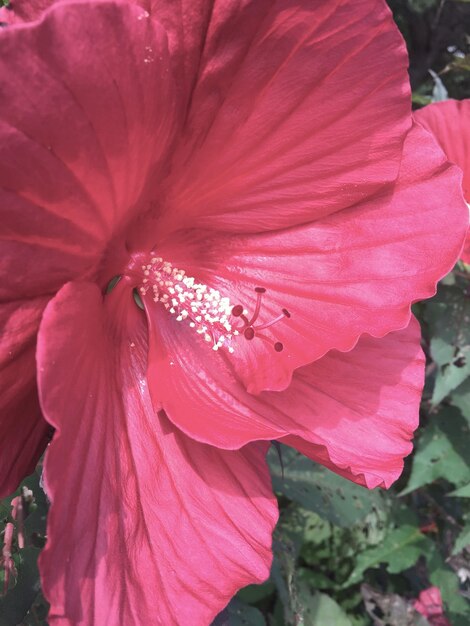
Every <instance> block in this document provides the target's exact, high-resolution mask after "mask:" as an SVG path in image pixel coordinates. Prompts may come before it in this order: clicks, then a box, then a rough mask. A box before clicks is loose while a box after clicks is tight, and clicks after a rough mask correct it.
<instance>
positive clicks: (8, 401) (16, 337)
mask: <svg viewBox="0 0 470 626" xmlns="http://www.w3.org/2000/svg"><path fill="white" fill-rule="evenodd" d="M46 302H47V299H46V298H41V299H37V300H28V301H25V302H14V303H10V304H2V305H1V306H0V441H1V443H2V452H1V454H0V497H5V496H6V495H8V494H10V493H12V492H13V491H14V490H15V489H16V488H17V486H18V483H19V482H20V480H21V479H23V478H24V477H25V476H27V475H28V474H30V473H31V472H32V471H33V470H34V468H35V466H36V463H37V461H38V459H39V457H40V456H41V454H42V452H43V451H44V448H45V447H46V445H47V443H48V430H49V426H48V424H47V423H46V422H45V421H44V420H43V418H42V415H41V410H40V408H39V402H38V397H37V389H36V362H35V349H36V333H37V330H38V327H39V322H40V319H41V315H42V311H43V309H44V306H45V305H46Z"/></svg>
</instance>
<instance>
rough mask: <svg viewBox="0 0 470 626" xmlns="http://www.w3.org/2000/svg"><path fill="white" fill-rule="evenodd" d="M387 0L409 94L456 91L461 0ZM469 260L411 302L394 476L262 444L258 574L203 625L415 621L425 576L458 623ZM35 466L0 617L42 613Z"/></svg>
mask: <svg viewBox="0 0 470 626" xmlns="http://www.w3.org/2000/svg"><path fill="white" fill-rule="evenodd" d="M325 1H327V0H325ZM389 4H390V7H391V9H392V10H393V13H394V16H395V19H396V22H397V24H398V26H399V28H400V30H401V31H402V33H403V35H404V37H405V39H406V42H407V45H408V49H409V53H410V78H411V84H412V88H413V104H414V106H415V107H420V106H424V105H425V104H427V103H429V102H431V101H432V100H439V99H445V98H447V97H449V98H457V99H463V98H465V97H470V0H389ZM424 201H425V199H424ZM469 272H470V268H469V267H466V266H464V265H463V264H461V263H459V264H458V266H457V267H456V268H455V270H454V272H453V273H452V274H451V275H450V276H448V277H447V278H446V279H445V280H444V281H443V283H442V285H441V286H440V289H439V291H438V294H437V295H436V297H435V298H433V299H432V300H430V301H428V302H426V303H424V304H420V305H419V306H417V307H416V310H415V313H416V314H417V315H418V317H419V319H420V321H421V324H422V328H423V347H424V349H425V352H426V355H427V357H428V365H427V382H426V388H425V394H424V398H423V402H422V412H421V427H420V429H419V431H418V433H417V437H416V446H415V451H414V453H413V455H412V456H411V457H410V458H409V459H408V460H407V463H406V468H405V472H404V474H403V476H402V478H401V479H400V480H399V482H398V483H397V484H396V485H395V486H394V487H393V488H392V489H391V490H390V491H388V492H385V491H383V490H374V491H371V492H369V491H367V490H365V489H362V488H361V487H358V486H356V485H353V484H352V483H349V482H347V481H345V480H343V479H341V478H339V477H338V476H336V475H334V474H332V473H331V472H328V471H327V470H325V469H323V468H322V467H319V466H317V465H315V464H314V463H313V462H311V461H309V460H308V459H306V458H304V457H301V456H299V455H297V454H295V453H294V452H293V451H291V450H288V449H283V450H282V451H281V457H282V463H283V469H284V471H282V467H281V463H280V460H279V454H278V451H277V450H276V449H274V448H273V449H272V450H271V452H270V463H271V467H272V474H273V483H274V488H275V491H276V493H277V494H278V497H279V503H280V508H281V518H280V523H279V526H278V528H277V530H276V533H275V539H274V553H275V560H274V565H273V569H272V575H271V579H270V580H269V581H268V582H267V583H265V584H264V585H261V586H256V587H255V586H252V587H248V588H246V589H244V590H242V591H241V592H240V593H239V594H238V596H237V598H235V599H234V601H233V602H232V603H231V604H230V606H229V607H228V609H227V610H226V611H224V613H223V614H221V615H220V616H219V617H218V618H217V620H216V622H215V623H214V626H242V625H248V626H284V625H286V626H290V625H304V626H412V625H416V626H429V622H427V621H426V619H425V618H424V617H421V616H419V615H418V614H417V613H416V612H415V611H414V609H413V600H414V599H416V598H417V596H418V595H419V592H420V591H421V590H423V589H425V588H427V587H429V586H431V585H437V586H438V587H440V589H441V592H442V597H443V600H444V605H445V611H446V614H447V617H448V618H449V620H450V622H451V624H452V626H470V602H469V599H470V506H469V505H470V464H469V457H470V453H469V451H470V432H469V427H470V273H469ZM40 473H41V469H40V467H39V468H38V469H37V471H36V473H35V474H34V475H33V476H31V477H30V478H29V479H27V480H26V481H25V482H24V484H23V485H22V486H21V488H20V489H19V490H18V491H17V492H16V494H13V495H14V496H19V498H20V500H17V501H16V502H17V503H18V504H20V506H19V507H17V511H16V519H13V517H12V507H11V500H12V497H13V495H12V496H11V497H10V498H6V499H5V500H4V501H3V502H2V501H0V544H1V543H2V542H3V539H4V535H5V529H6V527H7V524H9V523H10V524H13V525H14V527H15V537H14V540H13V545H12V560H13V565H14V567H13V568H11V567H10V571H9V574H8V576H6V573H7V568H6V567H5V563H3V566H2V567H0V590H2V589H3V591H4V594H3V597H0V626H14V625H19V624H21V625H28V626H33V625H36V626H38V625H44V624H47V621H46V620H47V618H46V616H47V604H46V602H45V601H44V598H43V596H42V594H41V590H40V583H39V576H38V570H37V557H38V554H39V552H40V549H41V547H43V545H44V542H45V532H46V527H45V520H46V514H47V502H46V498H45V496H44V494H43V492H42V490H41V488H40V484H39V483H40ZM10 528H11V527H10ZM1 558H2V557H1V554H0V559H1ZM3 560H4V561H5V558H4V557H3ZM149 626H151V625H149ZM182 626H192V625H190V624H188V625H182Z"/></svg>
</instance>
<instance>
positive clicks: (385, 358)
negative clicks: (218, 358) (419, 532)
mask: <svg viewBox="0 0 470 626" xmlns="http://www.w3.org/2000/svg"><path fill="white" fill-rule="evenodd" d="M420 336H421V335H420V328H419V324H418V322H417V321H416V320H415V319H414V318H413V319H412V321H411V323H410V326H409V327H408V328H407V329H405V330H401V331H398V332H394V333H390V334H389V335H387V336H386V337H383V338H382V339H373V338H371V337H363V338H362V339H361V340H360V341H359V343H358V345H357V346H356V348H354V350H352V351H351V352H348V353H341V352H336V351H333V352H330V353H329V354H327V355H326V356H325V357H324V358H323V359H321V360H319V361H316V362H315V363H312V365H310V366H308V367H305V368H302V369H301V370H299V372H298V374H296V376H295V377H294V379H293V384H292V386H291V387H290V388H289V389H288V390H287V391H285V392H283V393H282V394H279V396H278V397H279V399H280V400H277V401H276V400H275V399H274V402H275V404H276V406H277V407H279V408H284V410H286V411H287V410H288V409H289V407H290V406H292V405H293V404H294V403H296V405H297V409H296V413H297V419H299V418H300V417H301V416H304V417H303V419H304V424H309V425H310V428H311V430H310V432H305V433H304V434H303V435H302V436H301V437H299V436H291V437H286V438H285V439H283V440H281V441H282V442H283V443H286V444H288V445H291V446H294V447H295V448H297V449H298V450H300V452H302V453H303V454H306V455H307V456H310V457H311V458H313V459H314V460H315V461H318V462H319V463H322V464H323V465H326V466H327V467H329V468H330V469H332V470H334V471H336V472H337V473H339V474H341V475H342V476H345V477H346V478H349V479H350V480H353V481H355V482H358V483H361V484H364V485H366V486H367V487H369V488H373V487H376V486H378V485H381V486H384V487H390V485H391V484H392V483H393V482H394V481H395V480H396V479H397V478H398V477H399V476H400V474H401V472H402V469H403V459H404V457H406V456H407V455H408V454H409V453H410V452H411V449H412V444H411V439H412V437H413V432H414V430H415V429H416V428H417V427H418V423H419V405H420V400H421V392H422V388H423V384H424V364H425V363H424V355H423V353H422V350H421V347H420ZM270 396H271V397H273V394H270ZM299 421H300V419H299Z"/></svg>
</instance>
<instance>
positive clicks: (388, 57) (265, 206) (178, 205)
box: [164, 0, 411, 232]
mask: <svg viewBox="0 0 470 626" xmlns="http://www.w3.org/2000/svg"><path fill="white" fill-rule="evenodd" d="M202 21H203V20H202V19H201V22H202ZM191 41H192V39H191ZM203 43H204V48H203V51H202V56H201V59H200V63H199V65H198V74H197V79H196V83H195V85H194V88H193V91H192V97H191V101H190V106H189V109H188V117H187V124H186V132H185V134H184V137H183V141H182V143H181V145H180V147H179V149H178V150H177V153H176V155H175V158H174V163H173V169H172V175H171V176H170V178H169V180H168V182H167V184H166V186H165V189H167V192H166V193H165V202H164V206H165V207H166V209H167V211H168V214H167V216H166V217H167V222H166V226H167V228H175V227H176V226H178V225H181V224H184V225H187V224H189V225H193V226H194V225H197V226H200V227H201V226H202V227H208V228H211V229H218V230H223V231H227V230H231V231H235V232H240V231H259V230H273V229H275V228H280V227H285V226H292V225H294V224H299V223H302V222H304V221H306V220H312V219H314V218H319V217H322V216H325V215H329V214H331V213H333V212H335V211H337V210H339V209H344V208H345V207H349V206H352V205H354V204H355V203H356V202H358V201H362V200H364V199H365V198H368V197H371V196H372V195H374V194H375V193H377V192H378V191H379V190H380V189H381V188H382V186H383V185H384V184H385V183H390V182H392V181H394V180H395V178H396V176H397V172H398V168H399V161H400V157H401V149H402V144H403V141H404V138H405V134H406V132H407V130H408V129H409V127H410V122H411V116H410V109H409V87H408V77H407V72H406V66H407V57H406V52H405V47H404V44H403V40H402V38H401V37H400V35H399V33H398V30H397V28H396V26H395V24H394V22H393V19H392V16H391V13H390V11H389V9H388V8H387V6H386V4H385V2H383V1H382V0H357V1H355V2H343V1H341V0H330V1H329V2H299V1H298V0H279V1H277V2H272V1H271V0H256V1H247V0H245V1H242V2H240V1H237V2H235V1H229V2H226V1H219V2H217V1H216V2H214V3H213V8H212V13H211V18H210V21H209V22H208V23H207V27H206V31H205V39H204V42H203Z"/></svg>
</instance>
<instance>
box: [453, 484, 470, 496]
mask: <svg viewBox="0 0 470 626" xmlns="http://www.w3.org/2000/svg"><path fill="white" fill-rule="evenodd" d="M448 495H449V496H453V497H455V498H470V483H468V485H464V486H463V487H460V489H456V490H455V491H452V492H451V493H449V494H448Z"/></svg>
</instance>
